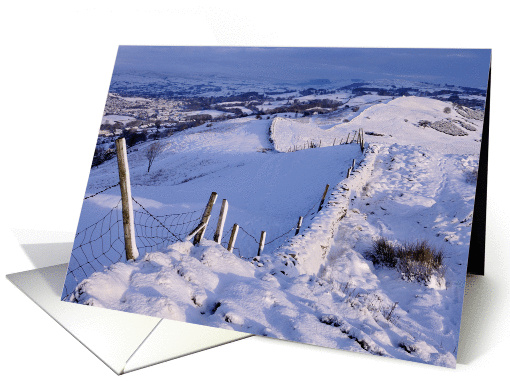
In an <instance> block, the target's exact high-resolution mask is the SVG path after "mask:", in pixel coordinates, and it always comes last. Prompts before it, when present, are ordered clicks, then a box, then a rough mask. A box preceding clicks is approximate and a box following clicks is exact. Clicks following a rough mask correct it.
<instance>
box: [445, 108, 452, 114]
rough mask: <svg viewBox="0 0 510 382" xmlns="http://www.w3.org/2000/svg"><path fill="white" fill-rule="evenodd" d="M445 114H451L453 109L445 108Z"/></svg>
mask: <svg viewBox="0 0 510 382" xmlns="http://www.w3.org/2000/svg"><path fill="white" fill-rule="evenodd" d="M443 112H444V113H445V114H450V113H451V112H452V109H451V108H449V107H445V108H444V109H443Z"/></svg>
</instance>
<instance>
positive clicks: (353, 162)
mask: <svg viewBox="0 0 510 382" xmlns="http://www.w3.org/2000/svg"><path fill="white" fill-rule="evenodd" d="M355 165H356V159H353V160H352V166H351V167H352V168H353V169H354V166H355Z"/></svg>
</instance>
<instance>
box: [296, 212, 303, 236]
mask: <svg viewBox="0 0 510 382" xmlns="http://www.w3.org/2000/svg"><path fill="white" fill-rule="evenodd" d="M301 224H303V217H302V216H300V217H299V220H298V222H297V227H296V234H295V235H294V236H296V235H297V234H298V233H299V230H300V229H301Z"/></svg>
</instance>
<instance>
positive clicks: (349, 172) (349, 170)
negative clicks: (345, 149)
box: [347, 167, 352, 178]
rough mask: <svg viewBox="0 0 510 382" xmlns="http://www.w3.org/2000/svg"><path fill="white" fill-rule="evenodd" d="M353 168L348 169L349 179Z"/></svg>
mask: <svg viewBox="0 0 510 382" xmlns="http://www.w3.org/2000/svg"><path fill="white" fill-rule="evenodd" d="M351 171H352V167H349V168H348V169H347V178H348V177H350V176H351Z"/></svg>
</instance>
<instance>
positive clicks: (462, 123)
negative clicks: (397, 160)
mask: <svg viewBox="0 0 510 382" xmlns="http://www.w3.org/2000/svg"><path fill="white" fill-rule="evenodd" d="M453 122H455V123H456V124H458V125H460V126H461V127H463V128H464V129H466V130H469V131H476V127H474V126H473V125H472V124H470V123H467V122H463V121H459V120H458V119H455V120H454V121H453Z"/></svg>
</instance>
